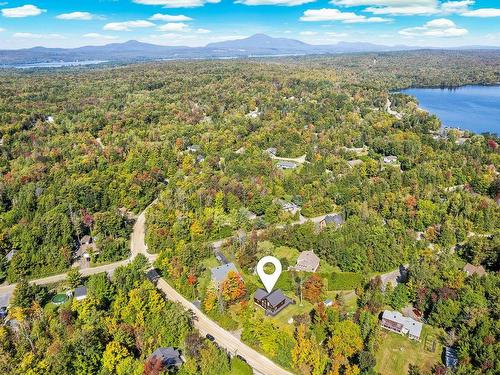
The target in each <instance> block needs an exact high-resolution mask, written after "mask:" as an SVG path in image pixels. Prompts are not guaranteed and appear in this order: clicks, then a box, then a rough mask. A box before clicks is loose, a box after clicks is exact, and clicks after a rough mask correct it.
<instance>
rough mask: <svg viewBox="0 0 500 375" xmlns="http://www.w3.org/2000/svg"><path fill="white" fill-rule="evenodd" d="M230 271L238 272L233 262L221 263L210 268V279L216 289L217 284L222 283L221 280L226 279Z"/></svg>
mask: <svg viewBox="0 0 500 375" xmlns="http://www.w3.org/2000/svg"><path fill="white" fill-rule="evenodd" d="M231 271H232V272H235V273H237V274H239V272H238V270H237V269H236V266H235V265H234V263H227V264H222V265H220V266H218V267H214V268H212V269H211V270H210V272H211V274H212V281H213V283H214V284H215V287H216V288H217V289H219V286H220V285H221V284H222V282H223V281H224V280H226V279H227V275H228V274H229V272H231Z"/></svg>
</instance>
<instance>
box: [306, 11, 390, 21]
mask: <svg viewBox="0 0 500 375" xmlns="http://www.w3.org/2000/svg"><path fill="white" fill-rule="evenodd" d="M300 20H301V21H306V22H315V21H341V22H343V23H368V22H389V21H391V20H390V19H388V18H381V17H366V16H362V15H358V14H356V13H353V12H341V11H340V10H338V9H327V8H323V9H309V10H306V11H305V12H304V15H303V16H302V17H300Z"/></svg>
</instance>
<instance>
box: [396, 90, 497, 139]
mask: <svg viewBox="0 0 500 375" xmlns="http://www.w3.org/2000/svg"><path fill="white" fill-rule="evenodd" d="M398 93H402V94H405V95H410V96H413V97H415V99H416V100H417V103H418V108H419V109H420V110H423V111H426V112H428V113H430V114H433V115H435V116H437V117H438V118H439V119H440V121H441V123H442V126H443V127H451V128H458V129H461V130H466V131H470V132H472V133H475V134H483V133H490V134H495V135H497V136H498V134H500V105H499V103H500V85H499V84H491V85H464V86H460V87H456V88H441V87H432V88H431V87H427V88H423V87H411V88H408V89H403V90H401V91H398Z"/></svg>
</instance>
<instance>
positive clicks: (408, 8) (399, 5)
mask: <svg viewBox="0 0 500 375" xmlns="http://www.w3.org/2000/svg"><path fill="white" fill-rule="evenodd" d="M365 2H367V1H365ZM474 3H475V1H474V0H460V1H446V2H442V3H438V2H437V0H432V1H428V0H423V1H422V2H406V3H405V2H401V1H398V2H388V1H374V2H373V4H372V6H369V7H368V8H366V9H365V11H366V12H370V13H373V14H390V15H393V16H413V15H434V14H452V13H462V12H465V11H467V10H468V9H469V6H471V5H473V4H474ZM389 4H390V5H389Z"/></svg>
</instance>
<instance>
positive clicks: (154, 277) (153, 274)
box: [146, 268, 160, 284]
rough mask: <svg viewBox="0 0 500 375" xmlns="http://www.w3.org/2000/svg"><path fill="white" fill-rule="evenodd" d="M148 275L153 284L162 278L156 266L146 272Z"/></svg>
mask: <svg viewBox="0 0 500 375" xmlns="http://www.w3.org/2000/svg"><path fill="white" fill-rule="evenodd" d="M146 277H147V278H148V279H149V281H151V282H152V283H153V284H156V283H157V282H158V280H159V279H160V274H159V273H158V271H157V270H156V269H155V268H152V269H150V270H149V271H148V272H147V273H146Z"/></svg>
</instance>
